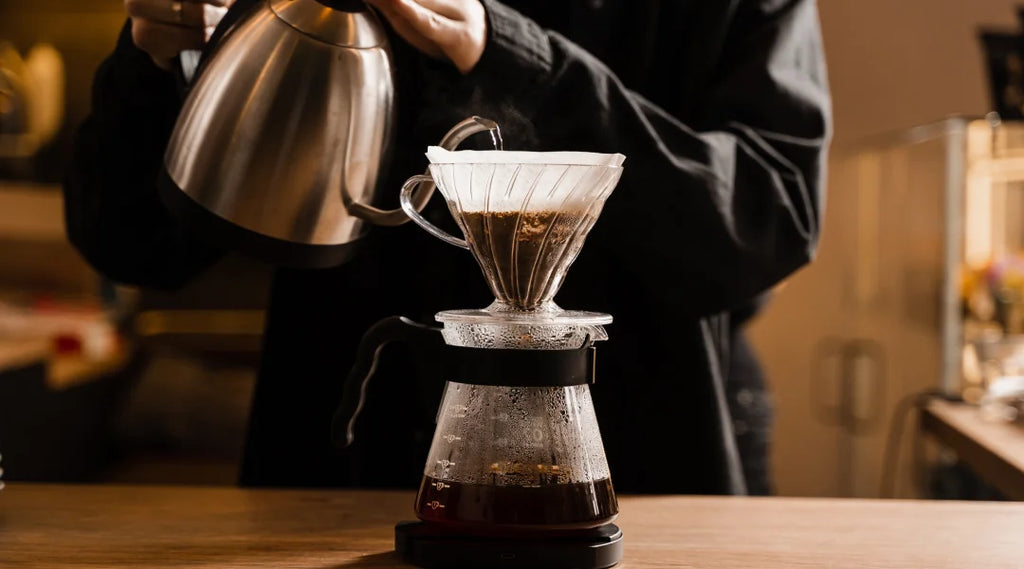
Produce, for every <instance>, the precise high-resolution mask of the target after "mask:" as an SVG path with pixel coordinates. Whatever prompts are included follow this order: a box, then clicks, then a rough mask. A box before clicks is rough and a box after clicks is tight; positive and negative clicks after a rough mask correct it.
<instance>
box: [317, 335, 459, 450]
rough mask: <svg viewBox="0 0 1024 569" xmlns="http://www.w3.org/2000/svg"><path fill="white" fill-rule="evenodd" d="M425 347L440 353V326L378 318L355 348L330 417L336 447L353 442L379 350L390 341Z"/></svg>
mask: <svg viewBox="0 0 1024 569" xmlns="http://www.w3.org/2000/svg"><path fill="white" fill-rule="evenodd" d="M396 340H398V341H402V342H406V343H408V344H413V345H418V346H425V347H427V348H430V349H431V351H432V352H433V353H440V351H441V347H442V346H444V338H443V337H442V336H441V329H440V328H435V327H432V326H426V325H424V324H420V323H419V322H414V321H412V320H410V319H408V318H405V317H404V316H390V317H388V318H385V319H383V320H380V321H379V322H377V323H376V324H374V325H373V326H370V329H369V330H367V331H366V333H364V334H363V337H362V339H361V340H360V341H359V348H358V350H357V351H356V360H355V362H354V363H353V364H352V369H351V370H349V372H348V377H347V378H346V379H345V387H344V391H343V392H342V396H341V403H340V404H339V405H338V409H337V410H336V411H335V412H334V417H333V419H332V420H331V440H333V441H334V445H335V446H337V447H342V448H344V447H348V446H350V445H351V444H352V442H353V441H355V424H356V419H358V418H359V413H360V411H362V410H363V403H364V402H365V401H366V388H367V386H368V385H369V384H370V378H371V377H373V374H374V372H376V371H377V359H378V357H379V356H380V351H381V350H382V349H383V348H384V346H386V345H387V344H389V343H391V342H393V341H396Z"/></svg>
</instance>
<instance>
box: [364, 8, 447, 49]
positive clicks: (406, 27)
mask: <svg viewBox="0 0 1024 569" xmlns="http://www.w3.org/2000/svg"><path fill="white" fill-rule="evenodd" d="M368 2H369V3H370V4H372V5H373V7H374V8H377V9H378V10H379V11H380V12H381V14H383V15H384V17H385V18H386V19H387V21H388V23H390V24H391V27H392V28H394V29H395V32H397V33H398V35H399V36H401V37H402V39H404V40H405V41H407V42H409V44H411V45H412V46H413V47H415V48H416V49H418V50H419V51H421V52H423V53H425V54H427V55H428V56H430V57H434V58H437V59H441V58H442V57H444V52H443V51H441V48H440V47H439V46H438V45H437V43H435V42H434V41H433V40H430V39H427V38H426V37H424V36H423V34H421V33H420V32H419V31H418V30H417V29H416V26H415V25H414V23H413V22H411V21H409V19H407V18H406V17H404V16H403V15H401V14H400V13H399V12H398V11H397V10H395V8H394V4H395V1H394V0H368Z"/></svg>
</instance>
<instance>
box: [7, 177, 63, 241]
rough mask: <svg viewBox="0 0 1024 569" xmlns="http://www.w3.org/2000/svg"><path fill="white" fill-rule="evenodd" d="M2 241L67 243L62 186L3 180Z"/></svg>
mask: <svg viewBox="0 0 1024 569" xmlns="http://www.w3.org/2000/svg"><path fill="white" fill-rule="evenodd" d="M0 239H12V240H19V241H60V242H63V241H66V240H67V237H66V236H65V232H64V196H63V194H62V192H61V187H60V186H58V185H53V184H29V183H24V182H11V181H2V180H0Z"/></svg>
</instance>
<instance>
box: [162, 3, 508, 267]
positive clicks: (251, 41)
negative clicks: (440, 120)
mask: <svg viewBox="0 0 1024 569" xmlns="http://www.w3.org/2000/svg"><path fill="white" fill-rule="evenodd" d="M393 73H394V69H393V64H392V57H391V52H390V48H389V46H388V38H387V34H386V33H385V31H384V28H383V26H382V25H381V23H380V20H379V19H378V18H377V16H376V14H375V13H374V12H373V11H372V10H370V8H369V7H368V6H367V5H366V4H365V3H364V2H362V1H361V0H266V1H265V2H262V3H261V4H260V5H259V6H257V7H255V8H253V9H252V10H251V11H250V12H249V13H247V14H246V15H245V16H244V17H243V18H242V19H241V20H239V21H238V22H237V23H235V24H234V25H232V26H231V28H230V29H229V30H228V31H227V32H226V33H225V34H224V35H223V37H222V38H221V40H220V41H218V42H216V44H215V45H214V46H213V47H212V50H211V51H210V53H209V55H208V57H207V58H206V59H204V61H203V63H202V65H201V66H200V72H199V74H198V77H197V78H196V80H195V82H194V83H193V85H192V87H191V89H190V92H189V94H188V97H187V98H186V100H185V103H184V106H183V108H182V111H181V114H180V115H179V117H178V121H177V124H176V125H175V128H174V132H173V134H172V135H171V139H170V142H169V145H168V147H167V151H166V155H165V157H164V172H162V173H161V176H160V179H159V184H158V185H159V187H160V191H161V196H162V198H163V200H164V203H165V204H166V205H167V206H168V208H169V209H170V210H171V211H172V213H173V214H174V215H176V216H177V217H178V218H179V219H180V220H181V221H182V222H183V223H184V224H185V225H187V226H190V227H192V228H194V229H195V230H197V231H198V232H200V233H203V234H205V235H207V236H208V237H209V238H212V239H214V240H215V241H216V242H218V243H220V244H221V245H222V246H224V247H226V248H228V249H233V250H238V251H241V252H244V253H248V254H250V255H253V256H256V257H258V258H260V259H263V260H265V261H268V262H271V263H275V264H280V265H288V266H295V267H325V266H332V265H337V264H340V263H342V262H344V261H345V260H347V259H348V258H349V257H350V256H351V255H352V253H353V252H354V251H355V249H356V247H357V241H358V240H359V239H360V238H361V237H363V236H364V235H365V233H366V231H367V229H368V224H375V225H399V224H401V223H404V222H405V221H407V220H408V218H407V216H406V215H405V213H404V212H402V211H401V210H393V211H383V210H379V209H376V208H374V207H373V206H372V204H373V203H374V200H375V197H376V192H377V186H378V177H379V174H380V172H381V169H382V168H383V167H385V166H386V161H387V154H388V150H389V147H390V144H391V140H392V134H393V133H392V130H393V126H394V101H395V92H394V90H395V86H394V85H395V84H394V77H393ZM491 125H493V123H491V122H490V121H485V120H482V119H481V120H469V121H466V122H464V123H460V125H459V126H457V127H456V128H455V129H453V130H452V131H451V132H450V133H449V135H448V136H447V137H446V138H445V140H443V141H442V145H444V146H447V147H454V146H455V145H457V144H458V143H459V142H460V141H461V140H462V139H464V138H465V137H466V136H469V135H470V134H472V133H474V132H479V131H482V130H488V129H490V128H491ZM495 128H496V126H495ZM432 192H433V186H432V185H431V184H423V185H422V187H421V188H420V189H419V190H418V193H419V196H418V199H417V200H416V202H417V204H418V207H419V208H422V207H423V205H425V204H426V202H427V200H428V199H429V197H430V194H431V193H432Z"/></svg>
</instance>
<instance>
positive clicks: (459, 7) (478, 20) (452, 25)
mask: <svg viewBox="0 0 1024 569" xmlns="http://www.w3.org/2000/svg"><path fill="white" fill-rule="evenodd" d="M369 3H370V4H372V5H373V7H375V8H377V9H378V10H380V12H381V13H382V14H383V15H384V17H385V18H387V20H388V22H389V23H390V24H391V26H392V27H393V28H394V29H395V31H396V32H397V33H398V35H400V36H402V39H404V40H405V41H407V42H409V43H410V44H411V45H412V46H413V47H415V48H416V49H418V50H420V51H421V52H423V53H425V54H426V55H429V56H430V57H433V58H436V59H448V60H449V61H451V62H452V63H454V64H455V67H457V68H458V69H459V71H460V72H462V74H464V75H465V74H467V73H469V72H470V71H472V70H473V68H474V67H476V64H477V62H479V61H480V56H482V55H483V53H484V46H485V45H486V44H487V15H486V13H485V12H484V7H483V5H482V4H481V3H480V2H479V0H369Z"/></svg>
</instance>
